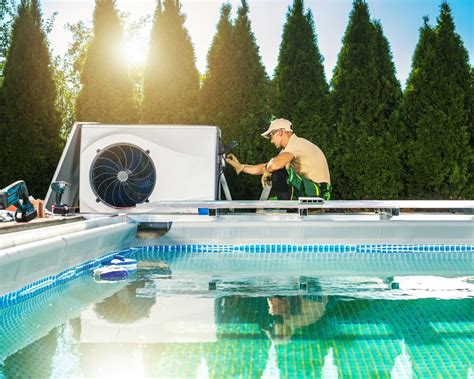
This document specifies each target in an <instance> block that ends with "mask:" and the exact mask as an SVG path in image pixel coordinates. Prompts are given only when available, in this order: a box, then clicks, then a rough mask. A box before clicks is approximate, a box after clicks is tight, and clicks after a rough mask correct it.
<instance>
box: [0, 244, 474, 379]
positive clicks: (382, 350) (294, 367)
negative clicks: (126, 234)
mask: <svg viewBox="0 0 474 379" xmlns="http://www.w3.org/2000/svg"><path fill="white" fill-rule="evenodd" d="M134 256H135V257H137V258H138V259H139V260H140V261H141V262H142V267H143V268H142V269H140V270H138V271H137V273H136V274H135V275H133V276H132V277H131V278H129V279H128V280H126V281H123V282H117V283H96V282H95V281H94V280H93V278H92V277H91V276H89V275H87V276H81V277H79V278H77V279H75V280H73V281H70V282H68V283H64V284H61V285H59V286H56V287H53V288H51V289H48V290H47V291H45V292H42V293H41V294H39V295H37V296H34V297H32V298H30V299H28V300H26V301H24V302H21V303H19V304H16V305H13V306H9V307H6V308H4V309H2V310H0V377H7V378H10V377H11V378H25V377H32V378H50V377H52V378H81V377H85V378H88V377H112V378H117V377H126V378H132V377H133V378H140V377H164V378H167V377H178V378H208V377H209V378H231V377H242V378H336V377H338V378H390V377H392V378H408V377H415V378H427V377H430V378H431V377H437V378H438V377H439V378H473V377H474V312H473V310H474V288H473V287H474V285H473V284H472V283H471V282H470V281H469V280H468V279H466V278H450V279H444V278H429V277H420V276H417V277H405V278H391V277H360V276H359V277H347V276H344V277H332V276H324V275H321V276H318V275H305V276H302V275H297V274H296V271H298V270H296V271H292V270H288V271H289V272H287V273H286V274H283V273H282V272H281V271H279V272H278V273H277V272H272V273H270V274H265V270H264V268H265V265H268V266H271V260H270V259H269V258H268V257H264V258H262V259H260V260H256V259H255V257H252V261H249V262H247V264H248V266H249V271H252V272H251V274H249V275H245V270H244V269H243V267H242V266H240V270H239V273H238V274H236V273H232V270H227V271H225V272H224V271H222V272H220V273H219V275H216V273H215V270H213V271H212V272H213V273H211V271H206V270H205V267H202V266H201V267H196V270H193V269H192V267H193V265H192V264H191V263H190V262H196V257H195V256H194V257H191V256H190V258H189V260H188V263H187V264H184V262H185V261H187V256H185V255H180V256H177V255H174V254H170V253H169V252H166V253H159V254H158V253H156V252H147V251H138V250H137V251H135V253H134ZM274 259H275V257H274ZM265 262H267V263H265ZM240 264H241V265H243V263H242V262H240ZM251 266H252V267H253V268H254V269H253V270H250V267H251ZM255 266H258V267H259V268H260V269H261V270H260V274H259V275H256V274H255V272H256V270H255ZM397 288H398V289H397Z"/></svg>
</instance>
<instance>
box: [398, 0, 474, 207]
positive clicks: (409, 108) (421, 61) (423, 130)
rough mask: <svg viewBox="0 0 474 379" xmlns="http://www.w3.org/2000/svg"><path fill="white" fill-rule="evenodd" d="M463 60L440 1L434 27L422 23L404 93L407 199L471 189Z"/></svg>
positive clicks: (448, 15) (466, 73)
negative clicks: (407, 143)
mask: <svg viewBox="0 0 474 379" xmlns="http://www.w3.org/2000/svg"><path fill="white" fill-rule="evenodd" d="M468 62H469V58H468V54H467V51H466V49H465V48H464V46H463V43H462V40H461V38H460V36H459V35H458V34H457V33H456V32H455V26H454V21H453V18H452V15H451V9H450V8H449V6H448V4H447V3H446V2H443V3H442V4H441V9H440V15H439V17H438V19H437V25H436V27H435V28H433V29H432V28H431V27H430V26H429V25H428V22H427V20H426V19H425V24H424V26H423V27H422V29H421V31H420V40H419V42H418V45H417V48H416V51H415V54H414V57H413V62H412V71H411V73H410V76H409V79H408V83H407V88H406V91H405V99H404V107H403V114H404V119H405V124H406V126H407V129H408V133H409V134H410V136H411V141H410V144H409V147H408V154H407V165H408V166H409V171H408V174H407V190H408V196H409V197H411V198H428V199H458V198H465V197H467V196H468V195H469V193H470V192H471V191H472V190H471V189H472V183H470V182H471V179H470V178H471V176H470V175H471V173H470V172H469V170H470V168H469V164H470V162H472V145H470V143H469V131H468V123H469V98H470V96H469V94H470V88H469V78H470V67H469V63H468ZM470 128H471V129H472V125H471V127H470ZM471 169H472V167H471ZM470 188H471V189H470ZM471 193H472V192H471Z"/></svg>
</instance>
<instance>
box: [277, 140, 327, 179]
mask: <svg viewBox="0 0 474 379" xmlns="http://www.w3.org/2000/svg"><path fill="white" fill-rule="evenodd" d="M281 152H282V153H291V154H293V155H294V157H295V158H294V159H293V160H292V161H291V163H290V166H291V168H293V170H295V172H296V173H297V174H298V175H301V176H304V177H305V178H308V179H310V180H312V181H313V182H315V183H331V177H330V176H329V168H328V162H327V161H326V157H325V156H324V153H323V152H322V151H321V149H320V148H319V147H317V146H316V145H315V144H314V143H312V142H310V141H308V140H306V139H304V138H300V137H298V136H297V135H296V134H293V135H292V136H291V137H290V140H289V141H288V145H287V146H286V147H285V148H284V149H283V150H282V151H281Z"/></svg>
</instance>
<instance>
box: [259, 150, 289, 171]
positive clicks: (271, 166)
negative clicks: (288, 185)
mask: <svg viewBox="0 0 474 379" xmlns="http://www.w3.org/2000/svg"><path fill="white" fill-rule="evenodd" d="M294 157H295V156H294V155H293V154H292V153H288V152H284V153H280V154H278V155H277V156H276V157H275V158H273V159H271V160H270V162H268V163H267V165H266V169H267V171H268V172H273V171H277V170H280V169H281V168H283V167H286V166H287V165H288V164H289V163H290V162H291V161H292V160H293V158H294ZM264 169H265V167H264ZM262 173H263V172H262Z"/></svg>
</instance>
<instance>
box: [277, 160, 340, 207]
mask: <svg viewBox="0 0 474 379" xmlns="http://www.w3.org/2000/svg"><path fill="white" fill-rule="evenodd" d="M286 171H287V172H288V179H287V183H288V184H289V185H290V186H291V187H292V188H293V189H294V195H293V193H292V196H291V199H293V198H295V199H297V198H299V197H320V198H322V199H324V200H329V199H330V198H331V190H332V187H331V185H330V184H329V183H315V182H313V181H311V180H309V179H307V178H305V177H304V176H300V175H298V174H297V173H296V172H295V171H294V170H293V169H292V168H291V167H290V168H287V169H286Z"/></svg>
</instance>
